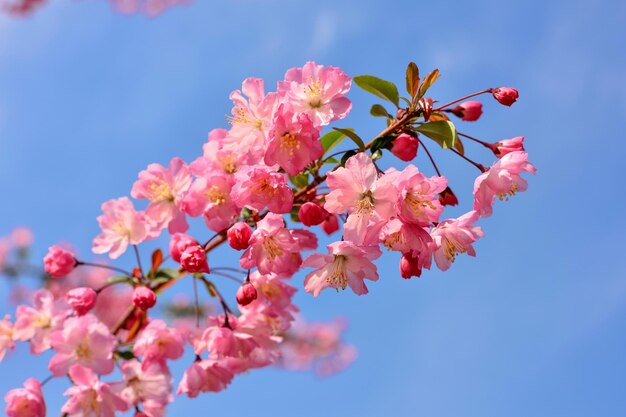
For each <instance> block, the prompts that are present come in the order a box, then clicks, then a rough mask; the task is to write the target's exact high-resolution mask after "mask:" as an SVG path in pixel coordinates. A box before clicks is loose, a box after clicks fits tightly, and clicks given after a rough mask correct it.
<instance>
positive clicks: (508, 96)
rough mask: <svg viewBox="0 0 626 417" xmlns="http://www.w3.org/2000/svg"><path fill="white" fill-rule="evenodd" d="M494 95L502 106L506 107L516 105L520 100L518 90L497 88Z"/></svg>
mask: <svg viewBox="0 0 626 417" xmlns="http://www.w3.org/2000/svg"><path fill="white" fill-rule="evenodd" d="M492 94H493V97H494V98H495V99H496V100H498V102H499V103H500V104H504V105H505V106H511V104H513V103H515V102H516V101H517V99H518V98H519V93H518V92H517V90H516V89H514V88H511V87H500V88H496V89H495V90H493V92H492Z"/></svg>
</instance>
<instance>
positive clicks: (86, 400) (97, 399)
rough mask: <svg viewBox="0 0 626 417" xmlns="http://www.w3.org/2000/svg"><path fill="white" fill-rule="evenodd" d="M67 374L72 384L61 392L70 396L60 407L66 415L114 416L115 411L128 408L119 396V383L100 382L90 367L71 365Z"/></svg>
mask: <svg viewBox="0 0 626 417" xmlns="http://www.w3.org/2000/svg"><path fill="white" fill-rule="evenodd" d="M69 374H70V378H71V379H72V382H73V383H74V385H73V386H72V387H70V388H68V389H67V391H65V393H64V394H63V395H66V396H69V397H70V398H69V399H68V400H67V402H66V403H65V404H64V405H63V408H61V412H62V413H66V414H67V415H68V417H115V413H116V411H126V410H128V404H127V403H126V401H124V400H123V399H122V398H121V397H120V396H119V389H120V386H119V384H116V385H111V384H107V383H104V382H101V381H100V380H99V379H98V376H97V375H96V374H95V373H94V372H93V371H92V370H91V369H88V368H84V367H82V366H77V365H76V366H72V368H71V369H70V370H69Z"/></svg>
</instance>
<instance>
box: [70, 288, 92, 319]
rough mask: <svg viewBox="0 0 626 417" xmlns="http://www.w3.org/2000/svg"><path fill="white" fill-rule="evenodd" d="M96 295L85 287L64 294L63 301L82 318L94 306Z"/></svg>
mask: <svg viewBox="0 0 626 417" xmlns="http://www.w3.org/2000/svg"><path fill="white" fill-rule="evenodd" d="M97 298H98V294H96V292H95V291H94V290H93V289H92V288H87V287H80V288H74V289H73V290H70V291H68V292H67V294H65V301H67V303H68V304H69V305H71V306H72V308H73V309H74V311H75V312H76V314H78V315H79V316H84V315H85V314H87V313H88V312H90V311H91V309H92V308H94V306H95V305H96V299H97Z"/></svg>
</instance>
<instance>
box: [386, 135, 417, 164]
mask: <svg viewBox="0 0 626 417" xmlns="http://www.w3.org/2000/svg"><path fill="white" fill-rule="evenodd" d="M418 144H419V143H418V141H417V138H415V137H413V136H411V135H408V134H406V133H402V134H400V135H398V137H397V138H395V139H394V141H393V145H392V146H391V153H392V154H394V155H395V156H397V157H398V158H399V159H401V160H402V161H405V162H409V161H410V160H412V159H413V158H415V155H417V146H418Z"/></svg>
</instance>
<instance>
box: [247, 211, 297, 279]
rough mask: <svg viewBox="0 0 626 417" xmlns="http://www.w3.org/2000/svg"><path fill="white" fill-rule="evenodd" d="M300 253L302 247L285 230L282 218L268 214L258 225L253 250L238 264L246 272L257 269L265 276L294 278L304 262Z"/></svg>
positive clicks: (253, 234) (249, 250)
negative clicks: (280, 275) (279, 275)
mask: <svg viewBox="0 0 626 417" xmlns="http://www.w3.org/2000/svg"><path fill="white" fill-rule="evenodd" d="M299 251H300V248H299V245H298V243H297V242H296V241H295V240H294V239H293V237H292V236H291V233H289V230H288V229H287V228H285V222H284V221H283V218H282V216H280V215H278V214H273V213H269V214H268V215H267V216H265V218H264V219H263V220H261V221H259V222H258V223H257V229H256V230H255V231H254V233H252V237H251V238H250V247H249V248H248V249H247V250H246V251H245V252H244V253H243V255H241V260H240V262H239V263H240V265H241V267H242V268H245V269H252V268H254V267H257V268H258V270H259V272H260V273H262V274H269V273H272V272H273V273H276V274H286V275H292V274H293V273H295V272H296V271H297V270H298V268H299V267H300V264H301V262H302V259H301V258H300V257H299Z"/></svg>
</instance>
